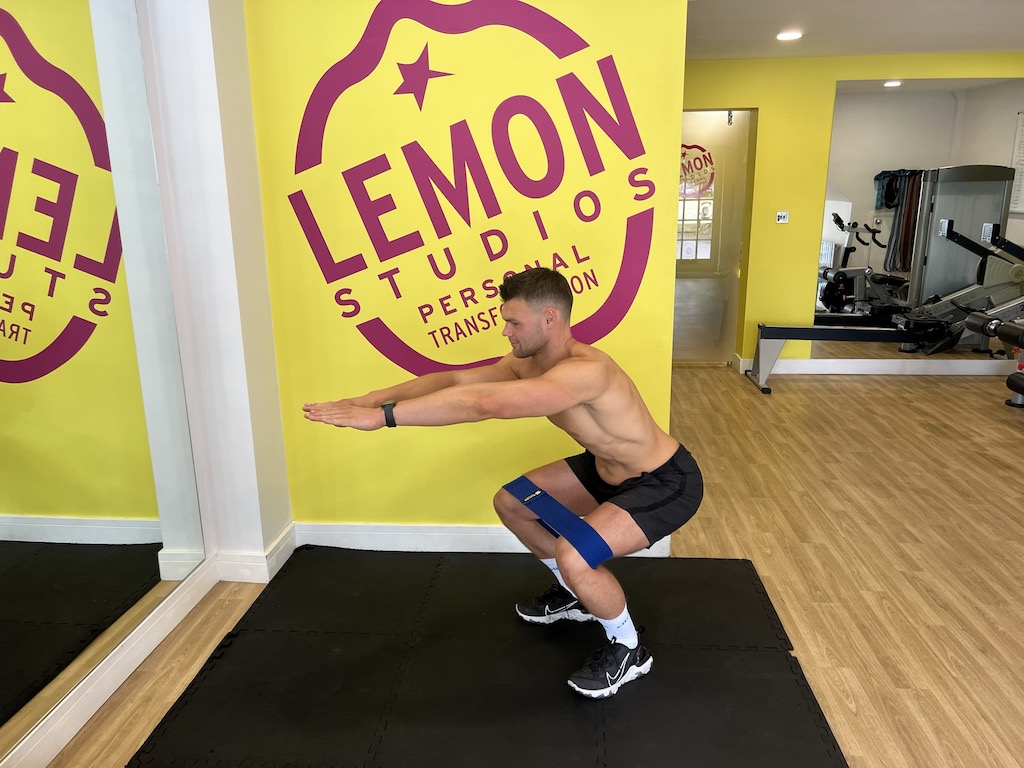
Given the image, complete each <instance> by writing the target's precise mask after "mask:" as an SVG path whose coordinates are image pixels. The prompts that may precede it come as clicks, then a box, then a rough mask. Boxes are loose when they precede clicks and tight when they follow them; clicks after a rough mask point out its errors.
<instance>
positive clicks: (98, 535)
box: [0, 515, 163, 544]
mask: <svg viewBox="0 0 1024 768" xmlns="http://www.w3.org/2000/svg"><path fill="white" fill-rule="evenodd" d="M0 540H3V541H38V542H45V543H47V544H158V543H159V542H160V541H162V540H163V539H162V537H161V534H160V521H159V520H128V519H123V518H114V517H97V518H91V517H51V516H42V515H36V516H28V515H24V516H22V515H0Z"/></svg>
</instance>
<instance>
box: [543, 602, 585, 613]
mask: <svg viewBox="0 0 1024 768" xmlns="http://www.w3.org/2000/svg"><path fill="white" fill-rule="evenodd" d="M576 605H577V604H576V603H570V604H569V605H565V606H562V607H561V608H558V609H556V610H554V611H552V610H551V606H550V605H545V606H544V615H545V616H552V615H554V614H556V613H564V612H565V611H570V610H572V609H573V608H575V607H576Z"/></svg>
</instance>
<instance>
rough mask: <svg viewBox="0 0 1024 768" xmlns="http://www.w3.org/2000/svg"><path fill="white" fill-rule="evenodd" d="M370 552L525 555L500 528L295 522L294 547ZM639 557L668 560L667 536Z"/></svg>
mask: <svg viewBox="0 0 1024 768" xmlns="http://www.w3.org/2000/svg"><path fill="white" fill-rule="evenodd" d="M304 544H316V545H320V546H325V547H344V548H348V549H370V550H378V551H397V552H527V551H528V550H527V549H526V547H524V546H523V545H522V544H521V543H520V541H519V539H517V538H516V537H515V536H513V535H512V533H511V532H509V530H508V529H507V528H505V527H504V526H501V525H373V524H357V523H352V524H329V523H295V546H298V547H301V546H302V545H304ZM637 555H638V556H641V557H668V556H669V540H668V537H666V538H664V539H662V540H661V541H658V542H655V544H654V546H652V547H651V548H650V549H646V550H643V551H642V552H638V553H637Z"/></svg>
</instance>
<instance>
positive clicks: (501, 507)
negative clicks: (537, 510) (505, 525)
mask: <svg viewBox="0 0 1024 768" xmlns="http://www.w3.org/2000/svg"><path fill="white" fill-rule="evenodd" d="M493 503H494V511H495V512H496V513H497V514H498V517H499V518H501V521H502V522H506V521H508V520H513V521H515V520H522V519H524V518H525V517H526V515H527V509H526V507H525V506H524V505H523V504H522V502H520V501H519V500H518V499H517V498H516V497H515V496H513V495H512V494H511V493H509V492H508V491H506V490H505V489H504V488H499V489H498V492H497V493H496V494H494V500H493Z"/></svg>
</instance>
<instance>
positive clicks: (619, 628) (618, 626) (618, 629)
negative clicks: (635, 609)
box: [597, 606, 640, 648]
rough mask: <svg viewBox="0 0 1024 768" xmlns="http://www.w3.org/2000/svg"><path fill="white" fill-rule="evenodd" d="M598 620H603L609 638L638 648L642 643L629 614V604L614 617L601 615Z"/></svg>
mask: <svg viewBox="0 0 1024 768" xmlns="http://www.w3.org/2000/svg"><path fill="white" fill-rule="evenodd" d="M597 620H598V621H600V622H601V626H602V627H604V633H605V634H606V635H607V636H608V639H609V640H614V641H615V642H616V643H621V644H622V645H624V646H626V647H627V648H636V647H637V645H639V644H640V636H639V635H638V634H637V632H636V627H635V626H633V619H632V618H630V616H629V606H627V607H625V608H623V609H622V613H620V614H619V615H618V616H616V617H615V618H614V619H602V618H600V617H599V618H598V619H597Z"/></svg>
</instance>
